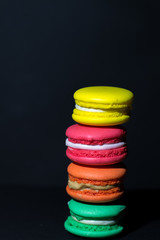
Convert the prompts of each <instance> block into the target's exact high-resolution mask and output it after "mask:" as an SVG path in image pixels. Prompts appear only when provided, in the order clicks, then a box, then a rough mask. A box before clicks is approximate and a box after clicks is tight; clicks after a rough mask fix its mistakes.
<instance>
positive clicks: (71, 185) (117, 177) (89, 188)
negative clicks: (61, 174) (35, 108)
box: [66, 163, 126, 203]
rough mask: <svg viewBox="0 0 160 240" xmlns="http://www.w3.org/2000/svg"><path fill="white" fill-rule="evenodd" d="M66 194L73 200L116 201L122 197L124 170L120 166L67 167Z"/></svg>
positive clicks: (76, 165)
mask: <svg viewBox="0 0 160 240" xmlns="http://www.w3.org/2000/svg"><path fill="white" fill-rule="evenodd" d="M67 171H68V185H67V187H66V190H67V193H68V194H69V195H70V196H71V197H72V198H74V199H76V200H79V201H83V202H90V203H104V202H111V201H114V200H117V199H118V198H120V197H121V196H122V195H123V192H124V190H123V178H124V176H125V173H126V168H125V167H124V165H122V164H115V165H112V166H105V167H92V166H83V165H78V164H75V163H71V164H70V165H69V166H68V169H67Z"/></svg>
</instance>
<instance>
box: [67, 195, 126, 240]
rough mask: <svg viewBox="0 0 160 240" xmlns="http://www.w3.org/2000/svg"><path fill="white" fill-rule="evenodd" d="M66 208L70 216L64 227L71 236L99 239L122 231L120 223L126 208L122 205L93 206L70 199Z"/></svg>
mask: <svg viewBox="0 0 160 240" xmlns="http://www.w3.org/2000/svg"><path fill="white" fill-rule="evenodd" d="M68 206H69V209H70V213H71V216H69V217H68V218H67V220H66V221H65V223H64V227H65V229H66V230H67V231H68V232H70V233H72V234H75V235H78V236H82V237H90V238H101V237H111V236H114V235H117V234H119V233H120V232H121V231H122V230H123V226H121V224H120V221H121V219H122V215H123V211H124V209H125V208H126V207H125V206H124V205H95V204H94V205H93V204H85V203H81V202H78V201H75V200H73V199H72V200H70V201H69V203H68Z"/></svg>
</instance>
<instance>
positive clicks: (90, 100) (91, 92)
mask: <svg viewBox="0 0 160 240" xmlns="http://www.w3.org/2000/svg"><path fill="white" fill-rule="evenodd" d="M74 99H75V103H76V105H75V109H74V111H73V114H72V118H73V120H75V121H76V122H78V123H81V124H85V125H93V126H110V125H119V124H122V123H125V122H127V121H128V120H129V118H130V110H131V105H132V101H133V93H132V92H131V91H129V90H126V89H123V88H118V87H103V86H97V87H85V88H81V89H79V90H77V91H76V92H75V93H74Z"/></svg>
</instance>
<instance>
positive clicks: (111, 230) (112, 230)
mask: <svg viewBox="0 0 160 240" xmlns="http://www.w3.org/2000/svg"><path fill="white" fill-rule="evenodd" d="M64 228H65V229H66V230H67V231H68V232H70V233H72V234H75V235H77V236H81V237H89V238H102V237H103V238H104V237H110V236H114V235H117V234H119V233H120V232H122V230H123V227H122V226H118V225H116V227H108V228H107V227H104V230H103V231H102V230H101V231H98V230H97V231H96V227H94V229H95V230H91V228H92V226H91V225H90V226H89V225H87V224H82V223H78V222H76V221H75V220H74V219H72V218H71V217H70V216H69V217H68V218H67V220H66V221H65V223H64Z"/></svg>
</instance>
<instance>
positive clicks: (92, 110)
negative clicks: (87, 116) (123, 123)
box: [75, 104, 107, 112]
mask: <svg viewBox="0 0 160 240" xmlns="http://www.w3.org/2000/svg"><path fill="white" fill-rule="evenodd" d="M75 108H76V109H78V110H81V111H86V112H107V110H102V109H95V108H86V107H81V106H79V105H78V104H76V105H75Z"/></svg>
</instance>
